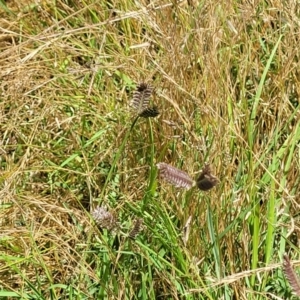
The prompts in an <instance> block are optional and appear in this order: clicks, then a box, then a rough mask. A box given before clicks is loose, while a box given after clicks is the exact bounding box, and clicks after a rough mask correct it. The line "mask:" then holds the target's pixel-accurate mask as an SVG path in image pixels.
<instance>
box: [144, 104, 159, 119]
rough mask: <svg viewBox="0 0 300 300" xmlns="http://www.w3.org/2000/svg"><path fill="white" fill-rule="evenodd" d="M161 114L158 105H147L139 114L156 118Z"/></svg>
mask: <svg viewBox="0 0 300 300" xmlns="http://www.w3.org/2000/svg"><path fill="white" fill-rule="evenodd" d="M158 115H159V111H158V108H157V106H153V107H147V108H146V109H144V110H143V111H142V112H141V113H140V114H139V116H140V117H142V118H155V117H157V116H158Z"/></svg>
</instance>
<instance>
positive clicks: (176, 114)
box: [0, 0, 300, 299]
mask: <svg viewBox="0 0 300 300" xmlns="http://www.w3.org/2000/svg"><path fill="white" fill-rule="evenodd" d="M6 4H7V7H8V8H9V9H10V10H11V11H12V12H14V14H13V13H9V12H8V11H5V10H2V11H1V12H0V90H1V98H0V121H1V126H0V155H1V156H0V166H1V173H0V184H1V185H0V187H1V191H0V201H1V202H0V203H1V210H0V220H1V221H0V232H1V235H0V236H1V239H0V253H1V260H0V274H1V278H0V286H1V288H2V289H6V290H10V291H15V292H21V291H22V290H23V292H27V291H28V290H30V288H29V285H28V282H31V283H32V284H33V285H34V286H35V287H36V288H37V290H38V291H39V293H40V294H39V295H44V297H45V299H50V295H51V297H52V298H53V299H60V297H62V298H61V299H66V298H64V297H67V296H66V295H64V296H60V292H61V293H63V292H62V291H61V290H60V289H51V287H52V285H53V284H55V283H63V284H66V285H68V284H74V285H75V286H78V287H79V288H78V289H79V290H80V293H81V294H80V296H78V297H79V299H81V298H80V297H82V298H85V297H86V298H89V297H90V298H95V299H96V296H95V295H96V294H93V293H92V292H91V290H90V288H91V287H93V284H94V283H97V284H98V282H101V278H99V276H100V275H101V276H102V275H103V274H106V273H105V272H104V273H101V272H100V271H99V270H100V269H101V261H100V262H99V261H97V259H99V253H100V252H101V251H100V252H97V251H96V250H95V249H97V250H99V249H98V248H97V247H98V246H99V245H98V244H97V243H98V242H99V241H101V242H99V243H100V245H101V247H102V246H103V245H105V247H107V248H105V249H106V250H107V251H108V257H109V258H110V259H111V261H112V273H111V274H112V275H113V276H115V275H116V272H117V271H116V269H117V267H116V266H117V265H118V263H119V264H121V263H120V260H121V258H120V257H121V256H122V255H121V254H120V253H115V252H114V249H115V248H114V247H115V242H116V241H110V240H109V239H108V240H105V238H104V237H102V236H101V235H100V237H99V233H98V231H97V230H95V228H94V227H93V225H92V222H91V217H90V212H91V210H92V209H93V208H94V207H95V206H96V205H98V204H99V203H105V204H108V205H109V206H110V207H111V208H112V209H113V210H114V211H115V212H116V214H119V215H120V219H121V220H120V221H121V222H122V224H123V226H125V228H126V229H127V228H130V226H131V225H130V226H129V225H128V224H131V221H132V220H133V219H136V217H135V216H134V215H138V216H141V215H142V216H143V217H144V226H148V232H147V230H145V235H147V234H148V235H149V234H150V237H149V240H147V238H146V240H147V242H149V245H150V246H149V245H148V244H147V243H146V242H145V244H147V245H148V247H149V248H151V247H153V248H151V249H153V251H154V252H155V253H159V250H160V249H161V248H160V247H163V246H162V245H164V246H165V245H166V244H168V243H170V244H172V243H175V242H174V240H176V238H178V237H175V236H176V235H175V233H174V238H173V237H172V238H170V241H169V240H168V234H170V232H171V231H170V232H168V234H166V233H162V235H161V236H162V237H165V239H166V240H168V243H167V242H166V244H164V243H157V240H155V238H156V237H157V236H159V234H160V233H161V232H163V230H164V225H165V224H164V223H163V221H162V220H163V219H164V218H162V217H161V214H166V215H168V214H169V215H170V220H172V221H174V228H178V232H180V230H179V228H180V227H182V226H183V225H184V222H185V221H186V220H187V218H188V217H189V216H190V215H193V216H194V219H193V223H192V224H193V225H192V227H191V233H190V238H189V241H188V243H187V247H186V248H185V247H183V246H181V245H180V243H179V242H178V245H177V242H176V245H177V246H174V247H179V248H178V249H180V251H181V252H182V253H184V255H185V260H183V261H186V269H185V271H186V272H187V270H189V268H192V269H193V271H191V272H190V273H191V274H190V275H189V276H190V277H189V279H187V281H184V280H183V279H182V282H181V281H180V280H181V279H179V277H178V276H179V275H178V274H177V273H176V272H175V271H174V270H173V271H174V274H175V273H176V274H177V275H176V276H177V277H176V276H175V275H174V278H177V279H178V280H179V283H178V285H176V283H174V282H175V279H174V281H172V280H171V279H170V278H171V277H168V276H169V275H170V274H171V273H172V272H170V274H169V273H168V272H167V269H168V268H169V266H168V267H166V269H165V270H164V272H161V273H160V272H158V271H157V270H156V271H153V274H152V275H153V285H151V286H152V287H154V288H153V289H154V290H155V291H156V293H157V294H155V295H156V297H159V295H160V296H161V297H162V298H161V299H170V298H167V297H168V296H167V295H168V290H169V293H170V295H172V296H170V297H171V298H173V299H179V298H180V297H181V295H182V294H184V293H185V292H187V291H191V292H192V295H195V297H196V298H195V299H202V298H201V297H203V299H209V298H210V299H212V298H214V297H221V296H220V295H218V296H217V294H214V293H218V291H217V290H213V289H209V284H208V282H210V280H209V279H210V278H214V279H213V280H212V281H211V282H214V281H215V280H220V281H219V282H221V283H222V284H221V286H222V287H224V292H222V291H223V290H219V291H221V294H222V293H225V292H226V291H227V292H228V290H226V288H228V286H230V290H231V292H230V293H228V295H231V296H232V299H234V297H235V298H236V299H243V297H244V298H245V297H248V299H256V297H257V299H258V294H256V292H254V290H255V289H256V291H257V293H258V292H259V293H260V295H261V296H260V297H262V298H263V297H265V299H269V298H268V297H271V296H272V295H275V294H276V293H280V292H282V291H281V290H280V288H279V287H278V285H279V283H278V282H279V281H280V279H278V278H280V276H279V275H274V274H270V273H268V271H269V269H268V262H269V258H270V257H272V261H273V262H277V261H278V257H281V254H280V251H282V250H284V248H287V249H286V250H289V249H296V248H297V247H298V238H297V237H298V233H299V225H298V224H299V221H298V215H297V212H298V210H299V178H300V176H299V175H300V174H299V169H300V162H299V140H300V129H299V127H300V123H299V120H300V113H299V93H300V75H299V60H300V54H299V50H298V48H299V33H300V32H299V31H300V29H299V26H300V19H299V15H300V6H299V4H297V3H296V2H293V3H282V2H280V1H271V0H270V1H266V2H264V3H261V1H239V2H238V3H237V2H236V1H204V2H197V1H183V2H180V3H176V1H175V2H174V1H173V2H168V1H146V0H145V1H139V2H134V1H125V0H124V1H123V0H121V1H114V0H111V1H108V2H105V1H98V2H91V1H88V2H87V4H83V2H82V1H73V2H72V3H71V4H70V2H69V4H68V2H65V1H57V4H56V6H54V5H53V2H51V1H42V2H40V3H39V4H33V3H32V2H30V1H8V2H7V3H6ZM280 35H282V39H281V42H280V45H279V48H278V49H277V52H276V54H275V56H274V59H273V61H272V63H271V66H270V68H269V70H268V73H267V75H266V78H265V81H264V85H263V89H262V92H261V95H260V101H259V103H258V106H257V110H256V117H255V120H253V121H254V126H255V127H254V128H255V132H252V131H251V130H249V126H250V125H249V124H250V116H251V112H252V109H253V104H254V102H255V100H254V99H255V95H257V91H258V89H259V82H260V80H261V77H262V74H263V72H264V70H265V69H266V65H267V60H268V59H269V57H270V56H271V52H272V50H273V48H274V46H275V44H276V43H277V41H278V40H279V38H280ZM139 82H151V84H152V85H153V86H154V87H155V92H154V95H153V99H152V101H153V103H154V104H156V105H158V106H159V110H160V112H161V115H160V116H159V118H158V119H156V120H154V121H148V120H141V119H140V120H138V123H137V125H136V126H135V127H134V128H133V129H132V132H131V134H130V136H129V137H128V140H126V141H127V143H126V144H125V146H124V150H123V151H122V153H121V156H120V159H119V160H116V164H115V165H113V161H114V158H115V155H116V153H118V149H120V147H122V142H123V141H124V140H125V139H126V138H127V136H126V134H127V132H128V128H129V127H130V124H131V122H132V120H133V118H134V116H133V114H132V112H131V111H130V109H129V107H128V105H129V103H130V100H131V97H132V91H133V89H134V85H135V83H139ZM150 124H151V130H150V129H149V128H150ZM151 134H153V139H152V137H151ZM251 143H253V146H252V144H251ZM152 147H154V148H152ZM153 149H154V150H153ZM276 159H277V160H276ZM275 160H276V163H275V162H274V161H275ZM206 161H208V162H210V163H211V164H212V166H213V172H214V174H217V176H218V178H219V179H220V183H219V184H218V186H217V188H214V189H213V190H212V191H210V192H209V193H201V194H199V193H198V192H197V193H195V192H194V191H192V192H187V193H186V194H185V193H181V192H178V191H177V190H174V188H173V187H168V186H166V185H163V184H161V183H159V187H158V188H157V191H156V192H157V193H156V194H155V193H152V194H151V193H150V192H149V190H147V189H148V188H149V186H150V187H151V184H150V183H149V180H150V179H149V178H150V176H149V165H150V166H151V164H152V163H153V162H154V163H156V162H165V163H168V164H171V165H174V166H177V167H178V168H181V167H182V165H184V168H183V169H184V170H186V171H187V172H188V173H189V174H193V175H194V179H196V177H197V174H198V173H199V171H200V170H201V168H202V167H203V165H204V162H206ZM272 163H274V166H272ZM152 165H153V164H152ZM111 168H113V169H112V170H113V172H112V175H111V178H110V180H108V179H107V178H108V172H109V170H110V169H111ZM146 191H147V192H149V194H151V195H152V196H151V197H152V198H151V197H150V196H149V194H147V192H146ZM154 194H155V195H154ZM149 199H150V200H151V201H150V200H149ZM272 199H275V200H276V201H275V209H274V215H272V216H273V217H274V216H275V219H274V222H275V224H274V228H275V229H274V233H273V237H274V249H275V251H274V253H273V255H272V256H271V255H269V254H266V253H268V250H266V249H267V247H264V245H265V244H264V243H266V244H267V242H266V235H267V232H268V229H269V225H270V222H271V221H270V218H269V216H270V214H271V213H270V206H269V203H272ZM155 201H157V202H159V203H160V205H161V206H162V207H164V208H162V209H161V211H156V210H157V207H156V206H155V204H153V203H156V202H155ZM141 203H143V204H141ZM208 203H209V206H210V209H211V212H212V215H213V216H215V220H214V222H215V223H214V226H215V227H214V229H215V232H216V233H217V234H219V235H220V239H219V240H218V249H219V251H220V252H221V253H220V264H221V267H220V270H221V271H220V274H219V275H220V277H221V278H218V275H217V274H215V269H216V268H217V265H218V263H217V262H215V261H214V259H215V258H216V257H215V256H213V254H212V252H213V250H212V249H214V247H216V244H214V245H212V240H211V238H212V237H211V235H210V231H209V230H208V229H207V227H208V225H207V218H208V213H207V210H206V209H207V205H208ZM257 203H260V206H259V208H258V209H259V214H260V217H259V228H260V229H259V232H260V238H261V240H260V241H259V247H261V248H260V250H259V251H258V252H259V253H258V259H259V263H258V264H257V267H259V266H262V267H264V266H265V267H266V269H265V270H266V275H268V274H269V276H270V277H272V278H273V280H274V282H276V284H274V285H273V283H272V282H271V283H270V282H269V281H268V276H265V277H264V278H263V280H262V281H261V282H259V280H257V281H256V280H255V282H254V283H253V282H252V284H250V283H249V282H247V281H244V280H243V279H241V277H240V276H239V275H238V274H241V272H243V271H245V272H248V270H251V268H253V267H255V265H253V263H252V260H253V253H252V251H253V247H254V246H253V240H254V239H255V237H254V234H253V231H255V230H254V229H253V228H254V227H255V225H253V224H254V223H255V221H251V220H252V219H251V218H252V217H251V216H250V217H249V215H251V212H252V213H253V211H252V208H253V207H254V206H255V204H257ZM256 207H257V206H256ZM255 209H257V208H255ZM256 212H257V211H256ZM173 214H174V216H173V217H171V215H173ZM149 216H152V217H153V219H151V218H150V217H149ZM253 218H254V219H255V217H253ZM168 220H169V219H168ZM293 222H294V223H293ZM162 224H163V225H162ZM170 224H171V223H170ZM231 224H233V226H232V227H230V226H231ZM292 224H294V227H292ZM127 225H128V226H127ZM126 226H127V227H126ZM172 226H173V225H172ZM172 226H171V225H170V228H171V227H172ZM229 227H230V228H229ZM157 228H158V229H157ZM282 228H283V229H282ZM174 232H175V231H174ZM291 232H293V235H291V238H290V239H289V237H290V235H289V234H290V233H291ZM164 234H166V235H164ZM286 239H289V240H290V242H289V243H287V244H285V241H286ZM116 240H118V238H116ZM158 240H159V241H163V238H161V239H158ZM177 240H178V241H179V240H180V239H179V238H178V239H177ZM171 241H172V242H171ZM151 242H152V244H151ZM102 243H103V244H102ZM119 243H120V244H121V245H122V246H120V247H121V249H123V248H122V247H124V249H125V248H126V247H125V245H127V244H125V242H124V240H122V238H120V241H119ZM292 244H294V246H292ZM168 245H169V244H168ZM99 247H100V246H99ZM101 247H100V248H101ZM103 247H104V246H103ZM132 247H133V248H128V249H129V250H128V249H127V248H126V250H128V251H133V252H135V251H141V249H140V248H139V250H137V248H134V247H136V246H135V245H134V244H132ZM139 247H141V248H142V253H146V250H145V248H143V247H142V245H139ZM180 247H181V248H180ZM272 247H273V244H272ZM268 248H269V247H268ZM101 249H102V248H101ZM170 249H172V247H171V246H170V248H168V251H170V252H168V251H166V253H171V254H170V257H171V258H170V261H171V263H172V264H174V265H176V264H177V261H176V259H175V258H178V257H177V256H176V255H175V254H174V256H173V253H172V251H171V250H170ZM272 249H273V248H272ZM89 251H91V253H92V254H91V255H90V254H89V253H90V252H89ZM94 251H95V252H94ZM143 251H145V252H143ZM174 251H175V250H174ZM180 251H179V252H180ZM166 256H167V257H168V255H166ZM145 257H148V255H145ZM193 257H194V258H196V259H198V260H199V261H200V260H201V261H203V264H202V265H200V266H198V267H199V269H196V267H195V266H193V267H191V266H190V265H192V264H193V259H192V258H193ZM266 257H269V258H266ZM166 260H168V259H167V258H166ZM264 263H266V265H264ZM125 265H126V264H124V270H126V267H125ZM128 265H129V266H131V264H130V263H129V264H128ZM128 265H127V266H128ZM176 267H177V268H179V269H181V268H180V267H178V266H177V265H176ZM182 269H184V268H183V267H182ZM124 270H123V273H122V272H121V274H122V276H124V278H122V276H121V275H120V273H118V275H119V276H120V277H118V279H117V280H119V281H118V283H119V285H120V289H119V290H118V292H116V290H115V289H116V288H115V283H113V279H109V280H108V281H107V282H108V283H107V285H106V283H105V284H104V283H103V282H102V283H101V284H102V286H101V284H99V286H100V287H97V288H98V289H99V290H100V289H101V288H103V289H105V290H106V292H107V294H106V297H110V298H109V299H131V298H132V299H135V298H134V297H135V293H137V291H138V288H137V287H138V286H139V277H138V276H137V277H136V278H135V277H134V275H128V274H126V272H125V271H124ZM147 270H148V271H149V269H147ZM259 272H261V269H260V270H259ZM187 273H188V272H187ZM216 273H217V272H216ZM235 273H237V277H236V280H233V281H230V283H228V282H226V280H224V281H222V280H221V279H222V278H223V277H225V278H226V276H229V277H230V278H233V277H234V274H235ZM199 274H200V275H201V276H203V278H208V280H207V281H206V280H204V279H203V282H205V284H207V289H206V288H204V287H203V286H202V285H201V284H202V283H203V282H202V279H199ZM247 274H248V273H247ZM249 274H250V275H252V274H254V275H255V274H256V272H255V270H254V271H253V272H252V271H251V272H249ZM103 276H104V275H103ZM127 276H128V277H127ZM130 276H133V277H134V279H132V278H131V277H130ZM170 276H171V275H170ZM183 277H184V276H183V275H182V278H183ZM87 278H88V279H87ZM128 278H131V279H132V281H131V279H128ZM172 278H173V277H172ZM252 278H254V277H252ZM148 279H149V278H148ZM177 279H176V280H177ZM110 280H111V281H110ZM91 282H93V284H92V283H91ZM129 282H130V284H129ZM191 282H192V283H191ZM180 284H181V287H182V290H181V292H179V290H178V289H177V288H178V286H179V285H180ZM268 284H270V285H269V289H268V292H266V291H265V290H264V288H265V286H268ZM95 285H96V284H95ZM195 285H197V286H195ZM276 285H277V288H275V287H274V286H276ZM128 286H130V288H128V290H126V287H128ZM198 286H199V289H197V287H198ZM270 286H272V288H271V287H270ZM122 287H123V290H122ZM250 287H251V288H253V291H250V292H249V290H250ZM47 288H50V290H47ZM192 288H193V289H192ZM194 289H195V290H196V291H197V293H196V294H193V293H194ZM62 290H63V289H62ZM125 290H126V292H125ZM150 290H152V289H150ZM204 290H206V291H207V292H206V293H204V292H203V291H204ZM200 291H201V293H200ZM252 292H253V293H252ZM149 293H150V292H149ZM125 294H126V296H125ZM87 295H89V296H87ZM91 295H93V296H91ZM152 295H154V294H152ZM162 295H166V296H165V298H163V297H164V296H162ZM249 295H250V296H249ZM281 295H283V293H282V294H280V296H278V297H281ZM98 296H99V295H98ZM102 296H103V295H102ZM99 297H100V296H99ZM103 297H104V296H103ZM148 297H149V298H150V296H149V295H148ZM191 297H193V296H191ZM197 297H200V298H197ZM211 297H212V298H211ZM282 297H283V296H282ZM99 299H100V298H99ZM103 299H104V298H103ZM214 299H216V298H214ZM245 299H246V298H245Z"/></svg>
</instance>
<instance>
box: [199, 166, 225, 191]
mask: <svg viewBox="0 0 300 300" xmlns="http://www.w3.org/2000/svg"><path fill="white" fill-rule="evenodd" d="M218 182H219V180H218V178H217V177H215V176H214V175H212V174H211V170H210V166H209V165H208V164H206V165H205V166H204V168H203V170H202V172H201V173H200V175H199V177H198V179H197V182H196V184H197V187H198V188H199V189H200V190H202V191H208V190H210V189H212V188H213V187H214V186H216V185H217V183H218Z"/></svg>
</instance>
